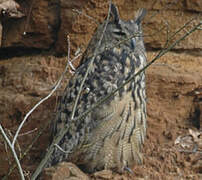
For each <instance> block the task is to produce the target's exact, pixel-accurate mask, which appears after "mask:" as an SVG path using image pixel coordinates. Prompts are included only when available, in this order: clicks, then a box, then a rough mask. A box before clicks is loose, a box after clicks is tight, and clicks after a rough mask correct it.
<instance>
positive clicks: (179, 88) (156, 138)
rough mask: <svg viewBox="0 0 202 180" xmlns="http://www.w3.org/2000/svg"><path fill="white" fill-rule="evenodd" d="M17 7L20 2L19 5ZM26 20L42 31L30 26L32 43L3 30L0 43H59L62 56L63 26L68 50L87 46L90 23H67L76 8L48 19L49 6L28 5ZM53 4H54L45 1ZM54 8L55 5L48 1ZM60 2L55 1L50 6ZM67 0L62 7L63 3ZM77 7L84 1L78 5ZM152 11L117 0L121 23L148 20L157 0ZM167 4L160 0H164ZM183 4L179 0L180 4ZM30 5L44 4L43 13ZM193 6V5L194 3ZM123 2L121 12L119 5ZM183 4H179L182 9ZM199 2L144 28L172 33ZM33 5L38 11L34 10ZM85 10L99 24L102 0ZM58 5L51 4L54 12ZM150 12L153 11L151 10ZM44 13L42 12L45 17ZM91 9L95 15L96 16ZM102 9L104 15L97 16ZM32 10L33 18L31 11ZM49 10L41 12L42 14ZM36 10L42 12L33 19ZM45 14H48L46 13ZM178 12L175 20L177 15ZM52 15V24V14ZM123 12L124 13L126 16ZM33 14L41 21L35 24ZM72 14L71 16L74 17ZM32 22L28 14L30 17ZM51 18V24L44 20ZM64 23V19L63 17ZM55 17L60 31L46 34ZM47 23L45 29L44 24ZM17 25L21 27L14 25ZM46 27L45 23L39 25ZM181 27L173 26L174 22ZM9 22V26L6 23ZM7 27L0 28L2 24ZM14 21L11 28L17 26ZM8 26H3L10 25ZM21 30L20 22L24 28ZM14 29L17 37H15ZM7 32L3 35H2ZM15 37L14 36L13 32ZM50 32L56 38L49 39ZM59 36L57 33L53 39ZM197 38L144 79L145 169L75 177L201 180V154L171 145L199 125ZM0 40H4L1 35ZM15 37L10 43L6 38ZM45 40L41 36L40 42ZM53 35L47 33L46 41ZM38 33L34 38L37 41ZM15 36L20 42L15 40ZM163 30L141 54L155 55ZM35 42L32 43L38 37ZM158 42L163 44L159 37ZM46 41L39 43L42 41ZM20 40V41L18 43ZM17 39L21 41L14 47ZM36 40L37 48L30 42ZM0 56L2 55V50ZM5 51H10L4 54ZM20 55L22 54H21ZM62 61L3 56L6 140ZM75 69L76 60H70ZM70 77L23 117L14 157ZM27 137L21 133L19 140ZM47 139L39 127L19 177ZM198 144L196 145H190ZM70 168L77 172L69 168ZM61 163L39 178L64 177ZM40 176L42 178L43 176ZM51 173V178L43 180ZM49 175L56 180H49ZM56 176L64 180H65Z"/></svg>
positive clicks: (0, 93)
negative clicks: (135, 17)
mask: <svg viewBox="0 0 202 180" xmlns="http://www.w3.org/2000/svg"><path fill="white" fill-rule="evenodd" d="M19 2H20V1H19ZM34 2H36V3H35V4H33V6H34V8H33V12H32V13H33V14H35V15H39V19H41V18H42V20H41V21H40V22H41V24H42V25H43V26H34V28H33V27H32V26H30V27H29V28H30V29H29V28H28V30H30V32H32V31H33V32H35V31H36V32H37V31H38V28H42V29H41V30H40V32H41V33H42V36H41V35H40V33H38V34H37V33H36V32H35V33H34V34H36V39H35V41H33V39H30V38H29V37H26V38H24V37H22V36H21V34H20V33H19V32H22V31H21V30H20V28H16V29H15V28H13V27H12V28H8V27H7V28H8V29H5V28H4V29H5V30H6V31H5V34H6V33H7V34H8V36H9V35H10V36H9V37H7V36H6V38H5V39H3V40H4V41H5V42H4V41H3V45H4V47H7V46H8V47H9V46H11V47H13V46H16V44H20V45H23V46H25V47H29V48H33V47H34V48H35V46H37V48H41V47H43V48H42V49H47V48H49V47H50V46H52V44H53V41H54V40H55V39H57V38H55V36H57V35H58V36H59V37H58V41H57V42H54V43H55V44H56V47H55V48H56V51H57V52H59V53H61V52H63V53H64V51H66V50H67V48H66V39H65V36H66V34H67V28H69V29H68V30H69V34H70V37H71V44H72V46H73V48H72V49H73V50H75V49H76V48H77V47H80V48H81V49H82V50H83V49H85V47H86V44H87V42H88V41H89V39H90V37H91V35H92V32H93V29H94V28H95V23H94V22H92V21H90V20H89V19H87V20H86V18H84V17H83V16H78V17H76V18H75V17H74V20H75V21H74V23H72V22H71V23H72V24H70V22H69V23H67V22H66V20H67V21H70V20H71V18H73V17H72V16H73V15H72V14H71V13H70V11H69V9H71V8H72V7H74V6H75V7H76V8H78V7H80V4H79V3H80V2H79V1H78V2H76V1H73V2H75V4H74V3H72V4H68V3H66V1H63V0H61V7H62V8H61V14H60V15H61V17H59V13H58V11H57V13H56V12H55V14H54V13H50V14H49V15H48V16H46V14H48V12H49V10H48V8H47V7H48V6H49V5H50V4H51V3H50V4H49V3H48V1H41V0H38V1H34ZM52 2H53V1H52ZM55 2H56V1H55ZM57 2H59V1H57ZM68 2H69V1H68ZM82 2H83V1H82ZM156 2H157V3H156V4H154V6H152V5H151V2H150V1H148V0H147V1H137V2H133V1H131V0H125V1H123V0H116V1H115V3H116V4H117V5H118V6H119V8H120V11H121V12H120V14H121V16H122V17H124V18H131V17H132V14H133V10H134V9H137V8H139V7H146V8H147V9H148V10H149V15H152V14H153V13H154V12H156V11H158V10H159V9H162V8H164V7H165V4H164V2H163V1H156ZM166 2H167V1H166ZM183 2H185V1H183ZM37 3H43V7H44V8H41V7H42V6H40V5H38V4H37ZM197 3H198V4H197ZM125 4H127V6H126V5H125ZM184 4H186V6H184ZM200 4H201V1H200V0H198V1H196V3H192V2H191V1H189V0H186V3H181V2H180V3H178V4H177V5H176V6H172V8H170V7H169V8H168V10H166V11H161V12H162V13H159V14H157V16H156V18H153V19H152V20H151V21H150V20H145V22H150V23H148V26H146V28H148V31H147V30H145V32H146V33H148V34H153V33H152V32H149V29H152V30H154V31H156V30H157V29H159V27H161V26H160V25H163V24H164V23H165V22H164V19H166V20H168V24H169V25H170V26H169V27H170V29H171V30H172V31H175V30H176V29H177V28H179V27H181V26H182V25H183V24H184V23H185V22H187V21H188V20H189V19H190V18H192V17H194V16H195V14H198V12H200V11H201V9H202V6H201V5H200ZM52 5H53V7H52V6H51V7H52V8H51V9H52V10H53V12H54V9H55V8H56V5H55V4H54V3H53V4H52ZM35 6H36V7H37V8H35ZM83 6H84V12H85V13H86V14H88V15H90V16H92V17H96V18H97V20H98V21H101V20H102V19H103V18H104V16H105V15H106V9H107V4H106V3H105V4H104V3H102V0H99V1H95V0H89V1H88V3H86V4H85V3H83V5H82V7H83ZM57 7H58V6H57ZM151 7H152V8H151ZM43 9H45V10H46V11H45V12H44V11H43ZM95 9H96V10H95ZM104 10H105V11H104ZM35 11H36V13H34V12H35ZM47 11H48V12H47ZM39 12H43V13H39ZM50 12H52V11H50ZM176 13H177V14H183V15H182V16H179V17H178V15H176ZM51 14H52V16H53V14H54V16H53V17H54V18H56V19H57V21H56V20H54V18H53V17H52V16H51ZM129 14H130V15H129ZM40 16H42V17H41V18H40ZM74 16H75V15H74ZM33 17H35V16H33ZM50 17H52V18H50ZM66 17H68V18H66ZM59 18H61V27H60V28H61V29H60V30H58V32H54V31H52V30H50V28H48V26H47V24H50V25H51V27H55V26H56V27H57V28H59V27H58V24H59V23H58V21H59ZM34 20H36V22H35V21H33V20H30V23H34V24H35V25H36V24H37V22H38V20H37V18H34ZM49 20H51V22H52V23H50V22H49ZM20 22H21V23H22V24H23V23H25V22H24V21H20ZM43 22H45V23H43ZM179 22H180V23H179ZM8 23H10V21H9V22H8ZM5 24H6V23H5ZM18 25H20V23H17V21H15V23H14V24H13V26H16V27H18ZM150 25H151V27H150ZM9 27H10V26H9ZM23 27H24V24H23ZM18 29H19V32H18ZM7 30H8V32H7ZM12 30H13V31H15V33H14V32H13V31H12ZM54 33H56V34H54ZM57 33H58V34H57ZM201 33H202V31H200V32H199V31H198V33H193V34H192V35H191V36H190V37H189V38H187V39H186V40H185V41H183V42H182V43H180V44H178V46H177V47H176V49H175V50H178V51H177V52H179V53H176V51H175V52H174V51H173V52H169V53H167V54H166V55H165V56H163V57H162V58H160V59H159V60H158V61H157V62H156V63H155V64H153V65H152V66H150V67H149V68H148V69H147V70H146V75H147V96H148V103H147V107H148V119H147V122H148V129H147V138H146V142H145V145H144V148H143V155H144V164H143V165H136V166H135V167H134V168H133V169H132V170H133V172H134V174H133V173H128V172H125V173H124V174H122V175H120V174H116V173H114V172H113V173H112V172H110V171H104V172H97V173H95V174H92V175H85V174H83V173H82V172H80V171H79V170H78V171H77V172H78V174H77V175H76V176H77V179H84V178H88V177H89V178H91V179H117V180H118V179H138V180H143V179H145V180H158V179H162V180H164V179H165V180H167V179H168V180H170V179H171V180H173V179H174V180H175V179H176V180H181V179H193V180H197V179H202V154H201V153H202V151H201V148H200V147H199V148H197V149H196V151H190V152H185V151H186V147H185V151H184V152H180V149H179V148H178V147H177V146H176V144H175V140H176V139H177V138H178V137H179V136H185V135H187V134H189V129H193V130H194V131H195V132H197V131H201V129H202V128H201V126H202V125H201V123H202V56H201V52H200V51H201V42H202V38H201ZM5 34H4V35H5ZM13 34H16V38H13ZM44 34H48V35H47V36H45V35H44ZM53 34H54V35H53ZM38 35H39V37H38ZM18 37H21V38H22V39H20V38H18ZM165 37H166V31H162V32H161V33H159V34H158V35H157V36H154V37H151V38H149V37H148V39H147V38H146V39H145V42H146V47H147V49H160V48H162V45H163V44H164V41H165V40H166V38H165ZM37 38H39V39H37ZM163 38H164V39H163ZM44 39H45V40H44ZM22 40H23V41H22ZM21 41H22V42H21ZM35 42H38V43H35ZM1 52H2V51H1ZM8 52H9V51H8ZM24 53H25V54H26V52H24ZM156 54H157V52H155V51H150V52H148V61H150V60H152V59H153V58H154V57H155V55H156ZM65 62H66V58H65V57H64V58H56V57H55V56H52V55H35V56H31V55H30V56H21V57H13V58H8V59H5V58H2V57H1V60H0V123H1V124H2V126H3V127H4V128H5V130H6V132H7V133H8V134H10V135H9V138H11V139H12V136H13V134H14V133H15V132H16V130H17V128H18V126H19V124H20V122H21V121H22V120H23V118H24V116H25V115H26V113H27V112H28V111H29V110H30V109H31V108H32V107H33V106H34V105H35V104H36V103H37V102H38V101H39V100H40V99H41V98H42V97H44V96H45V95H47V94H48V93H49V92H50V90H51V88H52V87H53V86H54V83H55V82H56V80H57V79H58V78H59V76H60V74H61V73H62V72H63V70H64V67H65ZM75 64H76V65H78V64H79V61H76V62H75ZM69 77H70V74H69V73H68V75H67V76H66V77H65V80H64V81H63V83H62V86H61V87H59V89H58V90H57V93H55V94H54V95H53V96H51V97H50V98H49V99H48V100H47V101H46V102H44V103H43V104H41V105H40V106H39V107H38V108H37V109H36V110H35V111H34V112H33V113H32V114H31V116H30V118H29V119H28V120H27V122H26V123H25V125H24V127H23V129H22V130H21V133H20V134H21V136H19V138H18V143H19V145H18V144H17V145H16V151H17V153H18V154H19V156H20V155H22V154H23V152H25V150H26V149H27V148H28V146H29V145H30V143H31V142H33V140H34V138H35V137H36V136H37V134H38V133H39V132H40V130H41V129H42V128H43V127H44V126H45V125H46V124H47V122H49V121H51V120H53V119H54V117H55V109H56V106H57V102H58V100H59V99H60V97H61V94H62V91H63V89H64V87H65V86H66V85H67V83H68V79H69ZM23 133H26V134H23ZM49 136H50V128H49V126H48V128H46V130H45V132H43V134H42V135H41V137H40V138H39V139H38V140H37V142H36V143H35V144H34V145H33V147H31V149H30V151H29V153H27V155H26V157H25V158H24V159H23V160H22V168H23V170H24V171H25V174H26V177H27V179H29V177H30V176H31V173H32V172H33V171H34V170H35V169H36V167H37V165H38V164H39V162H40V160H41V158H42V157H43V153H45V151H46V148H47V147H48V142H49ZM200 138H201V137H200ZM197 143H198V142H197ZM0 154H1V156H0V179H1V178H2V177H4V175H6V174H7V173H8V170H9V168H10V167H11V165H12V164H13V156H12V154H11V153H10V152H9V150H8V147H7V146H6V143H5V142H4V140H3V138H2V137H1V136H0ZM75 169H76V167H75ZM63 171H65V172H67V168H66V165H65V164H62V165H60V166H59V168H58V169H57V170H56V169H51V170H50V169H49V170H46V171H45V172H44V176H43V179H55V180H56V179H62V178H61V176H58V174H60V175H61V174H62V175H64V176H65V175H66V174H68V173H63ZM47 174H49V175H48V176H47ZM50 174H51V175H50ZM53 175H55V176H53ZM64 176H63V178H64ZM8 179H19V173H18V171H17V170H14V172H13V173H12V174H11V175H10V176H9V178H8Z"/></svg>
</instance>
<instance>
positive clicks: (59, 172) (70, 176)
mask: <svg viewBox="0 0 202 180" xmlns="http://www.w3.org/2000/svg"><path fill="white" fill-rule="evenodd" d="M41 179H43V180H80V179H82V180H90V179H89V177H88V176H87V175H86V174H84V173H83V172H82V171H81V170H80V169H79V168H78V167H77V166H76V165H74V164H72V163H67V162H62V163H60V164H58V165H57V166H55V167H50V168H46V169H45V170H44V172H43V174H42V176H41Z"/></svg>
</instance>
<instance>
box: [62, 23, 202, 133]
mask: <svg viewBox="0 0 202 180" xmlns="http://www.w3.org/2000/svg"><path fill="white" fill-rule="evenodd" d="M200 25H202V22H201V23H199V24H197V25H196V26H195V27H193V28H192V29H191V30H190V31H189V32H187V33H186V34H185V35H184V36H182V37H181V38H180V39H178V40H177V41H175V42H174V43H172V44H171V45H170V46H169V47H168V48H167V49H165V50H163V51H161V52H160V53H159V54H158V55H157V56H156V57H155V58H154V59H153V60H152V61H150V62H149V63H147V65H146V66H145V67H143V68H142V69H140V70H139V71H138V72H137V73H135V74H134V75H133V76H131V77H130V78H129V79H128V80H126V81H125V82H124V83H123V84H122V85H120V86H119V87H118V88H117V89H115V90H114V91H112V92H111V93H110V94H108V95H107V96H105V97H104V98H101V99H100V100H99V101H98V102H97V103H96V104H95V105H93V106H92V107H91V108H90V109H88V110H86V111H85V112H84V113H82V114H81V115H80V116H79V117H77V118H75V121H78V120H79V119H82V118H83V117H85V116H86V115H87V114H88V113H90V112H91V111H92V110H94V109H95V108H96V107H98V106H99V105H101V104H102V103H103V102H105V101H106V100H107V99H108V98H110V97H111V96H113V95H114V94H115V93H116V92H118V91H119V90H120V89H121V88H123V87H124V86H125V85H126V84H128V83H129V82H130V81H132V80H133V79H134V78H135V77H136V76H137V75H139V74H140V73H142V72H143V71H145V69H147V68H148V67H149V66H151V64H153V63H154V62H155V61H156V60H157V59H159V58H160V57H161V56H163V55H164V54H166V53H167V52H168V51H170V50H171V49H172V48H173V47H175V46H176V45H177V44H178V43H179V42H180V41H182V40H184V39H185V38H186V37H187V36H189V35H190V34H191V33H193V32H194V31H196V30H197V29H198V27H199V26H200ZM65 129H67V128H65ZM65 129H64V130H65Z"/></svg>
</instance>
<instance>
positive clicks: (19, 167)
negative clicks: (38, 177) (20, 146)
mask: <svg viewBox="0 0 202 180" xmlns="http://www.w3.org/2000/svg"><path fill="white" fill-rule="evenodd" d="M0 131H1V134H2V135H3V138H4V139H5V141H6V142H7V144H8V146H9V148H10V150H11V152H12V153H13V156H14V159H15V162H16V163H17V167H18V170H19V173H20V177H21V180H25V177H24V174H23V170H22V167H21V164H20V161H19V159H18V156H17V154H16V152H15V149H14V147H13V146H12V144H11V141H10V140H9V139H8V137H7V135H6V133H5V132H4V130H3V128H2V126H1V124H0Z"/></svg>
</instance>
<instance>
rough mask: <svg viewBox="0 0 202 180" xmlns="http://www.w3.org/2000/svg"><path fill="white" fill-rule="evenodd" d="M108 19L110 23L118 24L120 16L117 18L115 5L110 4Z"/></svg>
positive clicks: (117, 12)
mask: <svg viewBox="0 0 202 180" xmlns="http://www.w3.org/2000/svg"><path fill="white" fill-rule="evenodd" d="M110 15H111V16H110V18H111V19H112V21H114V22H119V19H120V16H119V11H118V8H117V6H116V5H114V4H113V3H112V4H111V14H110Z"/></svg>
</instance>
